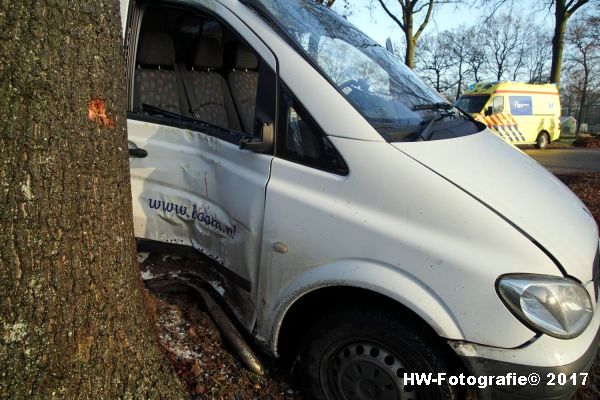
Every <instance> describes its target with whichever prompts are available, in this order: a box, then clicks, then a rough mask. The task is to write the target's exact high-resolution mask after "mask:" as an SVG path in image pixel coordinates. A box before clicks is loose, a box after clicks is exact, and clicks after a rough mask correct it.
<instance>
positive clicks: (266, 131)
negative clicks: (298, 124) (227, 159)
mask: <svg viewBox="0 0 600 400" xmlns="http://www.w3.org/2000/svg"><path fill="white" fill-rule="evenodd" d="M274 139H275V127H274V124H273V122H269V123H263V125H262V138H261V139H257V138H252V139H242V140H241V141H240V149H242V150H250V151H253V152H255V153H270V152H271V150H272V149H273V142H274Z"/></svg>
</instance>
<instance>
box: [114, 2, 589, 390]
mask: <svg viewBox="0 0 600 400" xmlns="http://www.w3.org/2000/svg"><path fill="white" fill-rule="evenodd" d="M122 9H123V15H124V16H126V18H125V19H124V32H125V45H126V51H127V79H128V85H129V90H128V93H129V113H128V129H129V146H130V149H129V154H130V165H131V183H132V190H133V212H134V224H135V233H136V236H137V237H138V239H139V245H140V246H141V247H142V246H145V247H149V246H156V245H163V246H166V245H170V246H172V247H174V246H179V247H186V248H193V249H195V251H197V252H200V253H202V254H203V255H204V256H206V258H209V259H211V260H212V261H213V262H212V263H211V264H207V263H203V264H202V265H199V266H198V269H197V271H194V273H195V274H197V275H198V276H201V277H203V278H204V279H206V281H210V282H213V284H214V285H215V286H216V287H218V288H219V291H218V293H217V292H215V295H217V296H221V297H222V302H223V303H225V304H226V305H227V306H228V308H229V309H230V310H231V312H232V313H233V314H234V315H235V317H236V318H237V319H238V321H239V323H240V325H241V326H243V327H244V328H245V329H246V330H247V332H248V333H249V334H251V335H252V336H253V337H254V338H255V340H256V342H257V343H258V344H259V345H260V346H261V347H262V348H264V349H265V350H266V351H267V352H269V353H270V354H272V355H274V356H290V357H292V358H295V357H299V364H298V365H299V369H300V370H301V371H300V372H301V373H302V375H303V376H304V378H306V384H305V386H304V387H303V390H304V392H305V396H306V398H309V399H415V398H418V399H430V398H438V399H453V398H459V397H461V396H462V395H463V394H464V393H465V389H466V388H467V386H465V385H466V383H465V384H463V385H461V384H460V382H458V381H457V380H456V379H454V380H453V379H449V378H450V377H451V376H455V377H458V376H460V374H463V376H464V377H467V376H473V377H481V376H494V377H504V378H505V379H504V380H492V381H489V384H487V385H482V384H477V385H474V386H472V387H473V389H475V390H477V391H478V395H479V397H480V398H529V397H535V398H548V399H550V398H552V399H559V398H568V397H569V396H570V395H571V394H572V393H573V392H574V391H575V390H576V388H577V387H578V386H580V385H582V384H583V383H584V381H585V372H587V371H588V369H589V367H590V365H591V363H592V361H593V359H594V356H595V354H596V349H597V347H598V341H599V336H598V331H599V326H600V312H599V310H598V283H599V271H598V270H599V267H598V264H599V256H598V253H599V243H598V228H597V226H596V224H595V222H594V220H593V218H592V216H591V215H590V213H589V212H588V210H587V209H586V207H585V206H584V205H583V204H582V203H581V202H580V201H579V200H578V199H577V197H576V196H574V195H573V194H572V193H571V192H570V191H569V190H568V189H567V188H566V187H565V186H563V184H562V183H561V182H559V181H558V180H557V179H555V178H554V177H553V176H552V175H550V174H549V173H548V172H547V171H546V170H545V169H543V168H542V167H540V166H539V165H538V164H537V163H536V162H535V161H533V160H532V159H530V158H529V157H528V156H526V155H524V154H523V153H522V152H520V151H519V150H516V149H514V148H513V147H511V146H510V145H508V144H506V143H505V142H503V141H502V140H501V139H500V138H498V137H496V136H495V135H494V134H492V133H490V132H489V131H488V130H487V129H486V127H485V126H484V125H482V124H481V123H479V122H476V121H474V120H473V119H472V118H471V117H470V116H469V115H465V114H463V113H461V112H460V111H459V110H457V109H456V108H453V107H452V106H451V105H449V104H448V103H447V102H446V101H445V100H444V99H443V98H442V97H441V96H440V95H439V94H437V93H436V92H435V91H434V90H432V89H431V88H430V87H429V86H427V85H425V84H424V83H423V82H422V81H421V80H420V79H419V78H417V77H416V76H415V75H414V74H413V73H412V72H411V71H410V70H409V69H407V68H406V67H405V66H404V65H403V64H402V63H401V62H400V61H399V60H397V59H396V58H394V57H393V56H392V55H391V54H389V53H388V52H387V51H386V50H385V49H383V48H382V47H381V46H379V45H378V44H376V43H375V42H374V41H373V40H371V39H369V38H368V37H367V36H365V35H364V34H363V33H361V32H360V31H359V30H357V29H356V28H354V27H353V26H352V25H350V24H349V23H348V22H347V21H345V20H344V19H343V18H341V17H339V16H337V15H336V14H335V13H334V12H332V11H330V10H328V9H327V8H325V7H322V6H319V5H317V4H316V2H314V1H308V0H306V1H304V0H243V1H236V0H178V1H175V0H173V1H142V0H138V1H134V0H131V2H127V1H125V0H124V2H123V4H122ZM515 176H518V177H519V179H514V177H515ZM207 265H210V267H207ZM413 373H431V374H433V375H431V376H433V377H434V378H439V377H442V378H443V379H441V380H440V379H438V380H436V381H430V382H429V384H426V382H424V381H422V380H420V379H415V376H413V375H411V374H413ZM444 374H445V375H444ZM533 374H537V376H538V378H539V381H538V382H537V383H536V382H534V380H530V381H527V382H528V383H527V384H523V382H524V381H523V379H518V380H517V379H513V378H511V377H517V378H523V377H526V378H531V377H534V376H535V375H533ZM561 374H563V375H561ZM444 377H445V378H444ZM565 377H566V378H565ZM563 378H565V379H566V380H565V379H563ZM457 379H458V378H457ZM461 382H463V381H461ZM470 382H473V381H472V380H470ZM479 382H481V381H479Z"/></svg>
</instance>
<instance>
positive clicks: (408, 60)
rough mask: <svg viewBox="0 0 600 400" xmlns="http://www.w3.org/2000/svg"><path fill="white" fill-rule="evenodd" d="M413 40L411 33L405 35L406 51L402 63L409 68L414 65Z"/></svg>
mask: <svg viewBox="0 0 600 400" xmlns="http://www.w3.org/2000/svg"><path fill="white" fill-rule="evenodd" d="M415 47H416V46H415V40H414V39H413V38H412V34H410V35H407V36H406V53H405V57H404V64H406V66H407V67H408V68H410V69H413V68H414V67H415Z"/></svg>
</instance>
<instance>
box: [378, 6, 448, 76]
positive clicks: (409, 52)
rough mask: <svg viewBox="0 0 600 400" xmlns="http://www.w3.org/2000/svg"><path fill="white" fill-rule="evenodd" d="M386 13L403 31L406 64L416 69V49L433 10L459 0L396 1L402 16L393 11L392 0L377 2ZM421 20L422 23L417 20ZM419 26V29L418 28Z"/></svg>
mask: <svg viewBox="0 0 600 400" xmlns="http://www.w3.org/2000/svg"><path fill="white" fill-rule="evenodd" d="M377 1H378V2H379V4H380V5H381V7H382V8H383V10H384V11H385V13H386V14H387V15H388V16H389V17H390V18H391V19H392V20H393V21H394V22H395V23H396V24H397V25H398V26H399V27H400V29H402V32H403V33H404V37H405V39H406V50H405V56H404V63H405V64H406V65H407V66H408V67H409V68H413V67H414V60H415V48H416V46H417V42H418V41H419V37H420V36H421V34H422V33H423V31H424V30H425V27H426V26H427V24H428V23H429V21H430V20H431V16H432V15H433V10H434V8H435V6H436V5H437V4H447V3H455V2H457V0H395V1H394V2H392V3H396V4H397V6H399V7H400V13H399V14H400V16H397V15H396V13H394V11H393V10H392V8H391V6H390V0H377ZM419 18H422V19H420V23H417V22H415V20H416V19H417V20H418V19H419ZM417 25H418V27H417Z"/></svg>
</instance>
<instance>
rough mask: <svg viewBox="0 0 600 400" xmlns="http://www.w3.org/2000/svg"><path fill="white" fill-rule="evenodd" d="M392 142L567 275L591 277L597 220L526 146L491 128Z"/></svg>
mask: <svg viewBox="0 0 600 400" xmlns="http://www.w3.org/2000/svg"><path fill="white" fill-rule="evenodd" d="M392 145H393V146H394V147H396V148H397V149H398V150H400V151H402V152H403V153H405V154H406V155H408V156H409V157H411V158H413V159H415V160H416V161H418V162H419V163H421V164H423V165H425V166H426V167H427V168H429V169H431V170H433V171H434V172H436V173H437V174H439V175H441V176H442V177H444V178H445V179H447V180H449V181H451V182H452V183H453V184H455V185H456V186H458V187H459V188H461V189H462V190H464V191H465V192H467V193H469V194H470V195H471V196H473V197H475V198H476V199H478V200H479V201H481V202H483V203H484V204H485V205H486V206H488V207H489V208H490V209H492V210H493V211H495V212H496V213H498V214H499V215H501V216H502V217H504V218H505V219H506V220H507V221H509V222H510V223H511V224H513V225H515V227H516V228H517V229H520V230H521V231H522V232H523V233H524V234H525V235H527V236H529V237H530V238H531V240H532V241H535V242H537V243H538V244H539V245H540V246H541V247H542V248H543V249H544V250H545V251H546V252H547V253H549V254H550V255H551V257H554V258H555V260H556V261H558V263H560V266H562V268H564V270H565V271H566V273H567V274H568V275H571V276H573V277H575V278H577V279H579V280H580V281H582V282H587V281H590V280H591V279H592V263H593V260H594V256H595V254H596V252H597V251H598V227H597V226H596V222H595V221H594V219H593V217H592V215H591V214H590V212H589V211H588V209H587V208H586V207H585V205H584V204H583V203H582V202H581V201H580V200H579V198H578V197H577V196H575V195H574V194H573V193H572V192H571V191H570V190H569V189H568V188H567V187H566V186H565V185H564V184H563V183H562V182H561V181H559V180H558V179H557V178H556V177H555V176H554V175H552V174H551V173H550V172H548V171H547V170H546V169H545V168H544V167H542V166H541V165H540V164H538V163H537V162H536V161H535V160H533V159H532V158H530V157H529V156H528V155H526V154H525V153H523V152H522V151H521V150H519V149H517V148H515V147H513V146H511V145H509V144H507V143H505V142H504V141H503V140H502V139H500V138H498V137H497V136H496V135H494V134H493V133H491V132H490V131H489V130H487V129H486V130H484V131H482V132H480V133H477V134H474V135H469V136H464V137H460V138H455V139H447V140H436V141H429V142H410V143H407V142H404V143H392ZM440 201H443V197H440ZM523 272H527V271H523Z"/></svg>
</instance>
